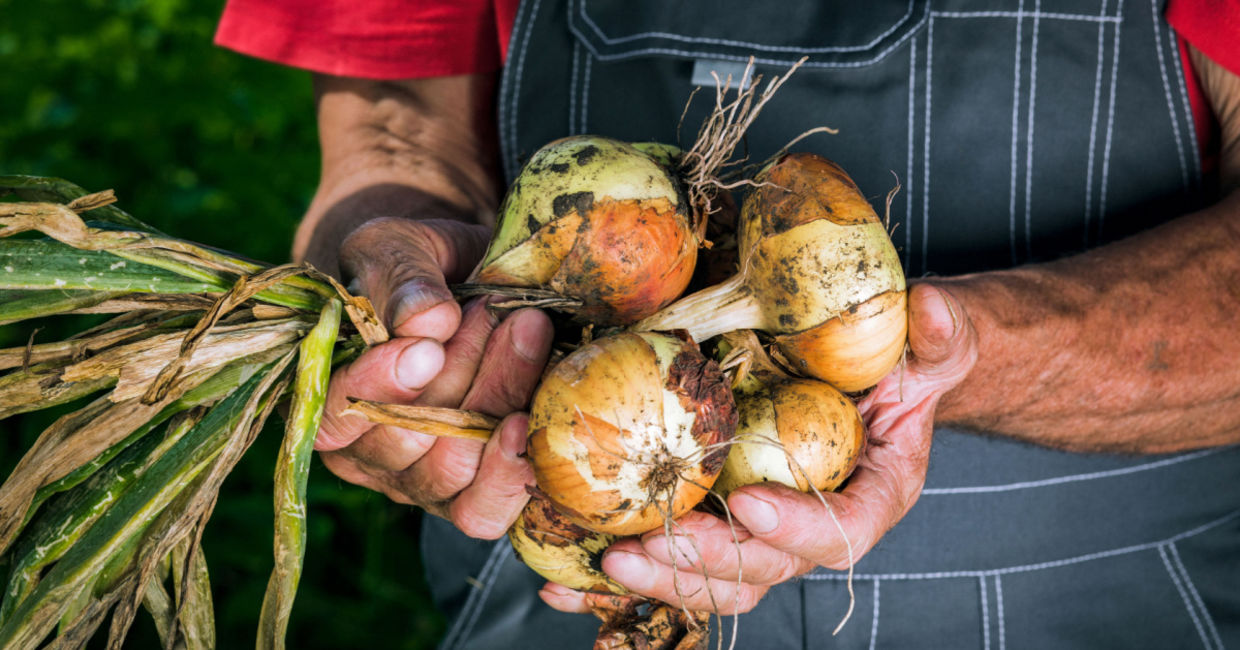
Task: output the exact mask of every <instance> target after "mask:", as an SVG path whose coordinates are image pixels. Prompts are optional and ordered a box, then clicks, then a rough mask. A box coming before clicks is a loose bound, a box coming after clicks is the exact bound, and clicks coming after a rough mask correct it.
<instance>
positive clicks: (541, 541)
mask: <svg viewBox="0 0 1240 650" xmlns="http://www.w3.org/2000/svg"><path fill="white" fill-rule="evenodd" d="M508 539H509V541H511V542H512V548H513V550H515V551H516V553H517V557H519V558H521V561H522V562H524V563H525V564H526V566H528V567H530V568H531V569H533V570H534V572H535V573H537V574H538V575H540V576H542V577H544V578H546V579H548V580H550V581H552V582H556V583H559V584H562V585H564V586H566V587H569V588H571V589H576V590H578V591H590V592H594V593H607V594H627V593H628V590H627V589H625V588H624V587H622V586H620V584H618V583H617V582H615V581H614V580H612V579H611V578H609V577H608V576H607V574H606V573H603V569H602V561H603V551H605V550H607V547H609V546H611V545H612V543H614V542H615V541H616V540H617V539H619V538H618V537H616V536H615V535H607V534H605V533H595V532H592V531H589V530H586V529H584V528H582V527H580V526H578V525H576V524H574V523H572V522H571V521H569V520H568V518H566V517H565V516H564V515H562V514H560V513H559V511H557V510H556V509H555V507H554V506H553V505H552V504H551V502H550V501H548V500H547V499H546V498H545V497H543V496H541V495H533V496H532V497H531V498H530V500H529V502H528V503H527V504H526V505H525V509H524V510H522V512H521V515H520V516H518V517H517V521H516V523H514V524H513V525H512V528H510V529H509V530H508Z"/></svg>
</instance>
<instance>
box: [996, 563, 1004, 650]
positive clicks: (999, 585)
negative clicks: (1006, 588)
mask: <svg viewBox="0 0 1240 650" xmlns="http://www.w3.org/2000/svg"><path fill="white" fill-rule="evenodd" d="M995 618H997V619H999V650H1007V631H1006V630H1004V629H1003V579H1002V577H1001V576H995Z"/></svg>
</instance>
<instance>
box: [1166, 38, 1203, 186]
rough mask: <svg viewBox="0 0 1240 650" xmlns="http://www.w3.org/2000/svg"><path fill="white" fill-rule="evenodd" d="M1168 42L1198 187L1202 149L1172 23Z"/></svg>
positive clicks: (1189, 158)
mask: <svg viewBox="0 0 1240 650" xmlns="http://www.w3.org/2000/svg"><path fill="white" fill-rule="evenodd" d="M1167 44H1168V46H1169V47H1168V50H1167V52H1168V56H1172V57H1173V58H1172V59H1171V61H1172V63H1173V65H1172V66H1171V69H1172V70H1175V79H1176V82H1177V85H1176V90H1178V91H1179V95H1180V107H1181V108H1182V109H1183V110H1184V121H1185V123H1186V124H1187V125H1188V137H1187V140H1188V144H1189V151H1190V153H1191V154H1192V155H1190V156H1189V157H1188V160H1189V162H1190V163H1192V169H1193V179H1192V180H1193V186H1194V187H1198V186H1200V185H1201V149H1200V148H1199V147H1198V146H1197V133H1196V131H1194V129H1193V126H1194V124H1195V123H1196V120H1195V119H1194V116H1193V109H1192V106H1191V105H1190V104H1189V103H1188V87H1187V86H1185V85H1184V66H1183V65H1181V64H1180V47H1179V45H1178V44H1177V43H1176V35H1175V30H1174V29H1172V28H1171V25H1167Z"/></svg>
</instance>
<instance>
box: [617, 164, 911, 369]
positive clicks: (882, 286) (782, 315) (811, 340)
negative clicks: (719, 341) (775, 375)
mask: <svg viewBox="0 0 1240 650" xmlns="http://www.w3.org/2000/svg"><path fill="white" fill-rule="evenodd" d="M754 183H755V186H754V189H753V190H752V191H751V192H750V194H749V195H748V196H747V197H746V198H745V200H744V202H743V203H742V206H741V226H740V232H739V242H738V247H739V248H738V250H739V252H740V269H739V271H738V272H737V274H736V275H735V276H733V277H732V278H730V279H728V280H726V281H725V282H722V283H720V284H718V285H715V286H713V287H709V288H707V289H704V290H702V291H699V292H697V293H695V294H692V295H690V296H688V297H685V298H682V299H681V300H678V301H677V302H675V303H673V304H672V305H670V306H669V307H667V308H666V309H663V310H662V311H660V312H659V313H658V314H655V315H654V316H651V317H649V318H647V319H645V320H643V321H641V322H639V323H637V324H636V325H635V326H634V329H639V330H673V329H684V330H687V331H688V332H689V333H690V335H691V336H692V337H693V339H694V340H696V341H703V340H705V339H708V338H710V337H712V336H715V335H718V334H721V333H724V332H729V331H733V330H740V329H754V330H761V331H764V332H767V333H769V334H772V335H774V339H775V343H776V345H777V347H778V350H779V351H780V352H781V353H782V355H783V356H784V357H785V358H786V359H787V360H788V361H789V362H790V364H791V365H792V366H793V367H794V368H795V369H796V371H797V372H798V373H799V374H803V375H808V376H812V377H816V378H818V379H822V380H824V381H827V382H830V383H831V384H832V385H834V386H835V387H836V388H839V389H840V390H844V391H849V392H852V391H859V390H863V389H866V388H869V387H870V386H873V385H874V384H876V383H878V380H879V379H881V378H882V377H884V376H885V375H886V374H887V373H889V372H891V370H892V369H893V368H894V367H895V365H896V364H897V363H898V362H899V360H900V358H901V356H902V354H903V352H904V343H905V339H906V337H907V334H908V320H907V313H906V312H907V295H906V291H905V282H904V272H903V270H902V269H901V266H900V260H899V256H898V255H897V253H896V250H895V246H894V245H893V244H892V242H891V238H890V237H889V236H888V234H887V231H886V228H885V227H884V225H883V222H882V221H881V220H880V219H879V218H878V215H877V214H875V212H874V209H873V208H872V207H871V206H870V204H869V203H868V202H867V201H866V200H865V197H864V196H863V195H862V194H861V192H860V190H858V189H857V186H856V185H855V184H854V183H853V181H852V179H851V178H849V176H848V174H847V173H845V172H844V170H843V169H841V168H840V167H839V166H838V165H836V164H835V163H833V162H831V161H829V160H827V159H825V158H822V157H819V156H816V155H813V154H804V153H801V154H787V155H784V156H782V157H780V158H779V159H778V160H776V161H775V162H773V163H771V164H770V165H768V166H767V167H765V168H764V169H763V170H762V171H760V172H759V173H758V174H757V176H756V177H755V178H754Z"/></svg>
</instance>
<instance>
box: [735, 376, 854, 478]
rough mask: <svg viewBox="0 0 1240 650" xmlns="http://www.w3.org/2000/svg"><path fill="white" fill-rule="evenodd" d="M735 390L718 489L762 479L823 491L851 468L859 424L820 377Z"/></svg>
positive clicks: (845, 400) (842, 398) (846, 401)
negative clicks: (733, 419)
mask: <svg viewBox="0 0 1240 650" xmlns="http://www.w3.org/2000/svg"><path fill="white" fill-rule="evenodd" d="M738 392H741V394H740V395H738V396H737V398H736V408H737V411H738V412H739V413H740V422H739V423H738V424H737V428H736V436H735V437H734V438H733V444H732V447H731V451H730V452H728V459H727V461H726V462H725V463H724V465H723V471H722V472H721V473H720V474H719V478H718V480H717V481H716V482H715V490H716V491H717V492H719V493H720V494H723V495H725V496H726V495H727V494H729V493H731V492H732V490H735V489H736V488H738V487H741V486H743V485H752V484H755V483H766V482H775V483H782V484H783V485H787V486H788V487H790V488H794V489H797V490H800V491H802V492H809V491H811V486H812V488H813V489H814V490H818V491H823V492H826V491H831V490H834V489H836V488H837V487H839V486H840V484H842V483H843V482H844V480H845V479H847V478H848V476H849V475H850V474H851V473H852V471H853V469H855V468H856V466H857V462H858V460H859V459H860V458H861V453H862V451H863V450H864V449H865V423H864V422H863V421H862V419H861V413H860V411H858V410H857V407H856V405H854V404H853V402H852V401H851V400H850V399H848V397H846V396H845V395H844V394H842V393H841V392H840V391H838V390H836V389H835V388H832V387H831V386H830V385H828V384H827V383H825V382H822V381H818V380H814V379H797V378H788V379H779V380H776V381H774V382H771V383H769V384H758V385H757V386H756V387H754V388H751V389H749V390H747V391H738ZM790 458H791V460H790Z"/></svg>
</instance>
